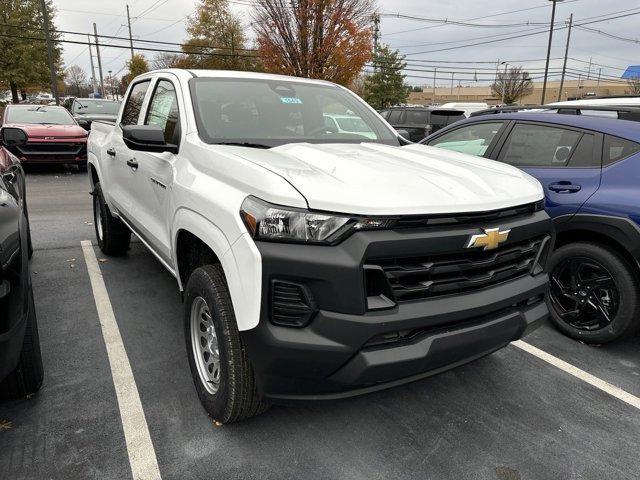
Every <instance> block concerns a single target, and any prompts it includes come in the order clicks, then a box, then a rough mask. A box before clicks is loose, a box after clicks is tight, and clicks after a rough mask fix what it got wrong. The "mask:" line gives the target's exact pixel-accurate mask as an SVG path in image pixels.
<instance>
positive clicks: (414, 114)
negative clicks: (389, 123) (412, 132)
mask: <svg viewBox="0 0 640 480" xmlns="http://www.w3.org/2000/svg"><path fill="white" fill-rule="evenodd" d="M405 115H406V117H405V118H406V120H405V121H404V123H406V124H410V125H427V124H428V123H429V112H425V111H424V110H407V111H406V112H405Z"/></svg>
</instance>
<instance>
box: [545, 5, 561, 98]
mask: <svg viewBox="0 0 640 480" xmlns="http://www.w3.org/2000/svg"><path fill="white" fill-rule="evenodd" d="M549 1H550V2H551V3H552V4H553V6H552V8H551V24H550V25H549V46H548V47H547V62H546V64H545V67H544V83H543V84H542V100H541V101H540V103H541V104H542V105H544V100H545V96H546V94H547V77H548V75H549V59H550V58H551V42H552V41H553V24H554V23H555V21H556V3H558V2H561V1H562V0H549Z"/></svg>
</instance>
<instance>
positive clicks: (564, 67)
mask: <svg viewBox="0 0 640 480" xmlns="http://www.w3.org/2000/svg"><path fill="white" fill-rule="evenodd" d="M571 27H573V13H572V14H571V15H569V29H568V30H567V46H566V48H565V50H564V63H563V64H562V77H560V90H559V91H558V101H559V102H561V101H562V88H563V87H564V76H565V74H566V73H567V59H568V58H569V43H570V42H571Z"/></svg>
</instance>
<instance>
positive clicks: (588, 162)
mask: <svg viewBox="0 0 640 480" xmlns="http://www.w3.org/2000/svg"><path fill="white" fill-rule="evenodd" d="M546 108H547V109H549V108H552V107H546ZM478 113H480V112H478ZM566 113H569V114H566ZM623 113H624V114H625V115H626V116H627V118H632V117H633V113H634V112H629V111H628V110H627V111H625V112H619V111H617V110H616V109H613V108H611V109H606V108H595V107H594V108H593V110H590V109H589V108H587V107H583V108H582V110H579V109H566V110H565V109H563V110H559V109H557V108H556V109H554V110H539V111H509V112H501V111H497V112H496V111H493V110H488V111H485V112H483V114H479V115H476V116H473V117H471V118H468V119H466V120H462V121H460V122H457V123H455V124H453V125H450V126H448V127H446V128H444V129H442V130H440V131H438V132H437V133H435V134H433V135H430V136H429V137H427V138H426V139H424V140H423V141H422V142H421V143H423V144H426V145H430V146H434V147H440V148H446V149H449V150H454V151H458V152H463V153H469V154H473V155H479V156H483V157H486V158H489V159H493V160H497V161H499V162H505V163H508V164H510V165H514V166H517V167H519V168H522V169H523V170H525V171H526V172H528V173H529V174H531V175H532V176H534V177H536V178H537V179H538V180H539V181H540V182H541V183H542V185H543V187H544V190H545V194H546V210H547V212H548V213H549V215H550V216H551V217H552V218H553V219H554V223H555V227H556V233H557V237H556V244H555V248H554V253H553V254H552V256H551V258H550V261H549V262H548V264H547V266H548V271H549V274H550V277H551V287H550V292H549V296H548V303H549V307H550V308H549V309H550V312H551V319H552V321H553V323H554V324H555V326H556V327H557V328H558V329H559V330H561V331H562V332H564V333H565V334H567V335H569V336H570V337H573V338H575V339H579V340H581V341H584V342H587V343H605V342H610V341H612V340H615V339H617V338H620V337H623V336H626V335H630V334H632V333H634V332H635V331H637V330H638V329H639V328H640V123H637V122H636V121H632V120H621V119H620V118H624V117H623ZM612 117H613V118H612Z"/></svg>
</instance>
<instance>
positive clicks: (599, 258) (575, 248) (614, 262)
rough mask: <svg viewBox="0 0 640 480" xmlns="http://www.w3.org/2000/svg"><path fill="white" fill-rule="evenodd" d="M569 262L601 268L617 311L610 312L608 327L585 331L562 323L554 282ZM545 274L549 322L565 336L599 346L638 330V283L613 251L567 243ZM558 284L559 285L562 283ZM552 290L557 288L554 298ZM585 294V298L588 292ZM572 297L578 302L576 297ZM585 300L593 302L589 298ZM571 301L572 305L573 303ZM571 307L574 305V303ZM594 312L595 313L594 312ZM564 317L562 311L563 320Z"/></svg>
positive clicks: (560, 307)
mask: <svg viewBox="0 0 640 480" xmlns="http://www.w3.org/2000/svg"><path fill="white" fill-rule="evenodd" d="M571 259H574V260H575V259H583V260H580V261H582V262H583V263H584V262H587V263H589V262H595V263H596V264H598V265H600V266H601V267H603V268H604V269H605V270H606V272H608V274H609V276H610V277H611V279H612V282H609V284H610V285H612V287H611V288H612V289H613V288H615V297H616V299H617V308H615V310H614V311H612V312H611V313H612V315H611V316H610V317H609V318H610V323H608V324H607V325H604V326H602V327H600V326H598V325H595V326H589V327H588V328H587V329H585V327H584V326H581V327H580V328H577V327H576V326H574V325H572V324H571V323H570V322H569V321H565V320H563V318H562V316H561V315H560V314H561V313H562V312H563V308H562V306H558V300H557V299H558V298H559V297H561V296H562V293H561V291H562V290H561V288H560V287H561V285H559V284H558V283H557V280H558V279H559V277H560V275H561V273H560V272H561V271H562V270H561V269H562V266H563V265H567V264H568V262H569V261H570V260H571ZM547 271H548V272H549V274H550V276H551V282H552V285H551V293H550V295H548V296H547V302H548V305H549V311H550V313H551V315H550V317H551V321H552V322H553V324H554V325H555V326H556V328H557V329H558V330H560V331H561V332H562V333H564V334H565V335H568V336H569V337H571V338H574V339H576V340H580V341H583V342H585V343H590V344H602V343H608V342H612V341H614V340H617V339H619V338H622V337H626V336H630V335H632V334H634V333H635V332H637V331H638V329H639V328H640V318H639V316H638V315H639V314H640V296H639V290H638V288H639V287H640V283H639V281H638V275H637V273H636V271H635V270H634V268H633V267H632V266H631V265H630V264H629V263H628V262H627V261H626V260H625V259H624V258H623V257H622V256H621V255H620V254H619V253H617V252H616V251H615V250H611V249H608V248H606V247H605V246H603V245H601V244H597V243H587V242H576V243H570V244H568V245H565V246H563V247H560V248H559V249H557V250H556V251H555V252H553V254H552V255H551V258H550V259H549V263H548V267H547ZM578 277H579V275H578ZM565 278H566V277H565ZM561 283H563V282H562V280H561ZM564 283H566V281H564ZM576 285H578V283H576ZM554 288H557V290H556V293H555V295H554ZM580 291H581V290H580ZM586 293H587V294H588V293H589V292H586ZM567 296H568V295H567ZM573 296H574V297H576V298H581V297H579V296H578V295H573ZM589 298H593V296H592V297H589ZM571 301H574V302H575V300H571ZM575 303H576V304H577V302H575ZM587 303H588V300H587ZM592 303H595V304H600V301H595V300H594V301H592ZM590 308H593V307H590ZM594 310H597V309H596V308H594ZM568 317H569V316H567V315H566V311H565V318H568Z"/></svg>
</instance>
